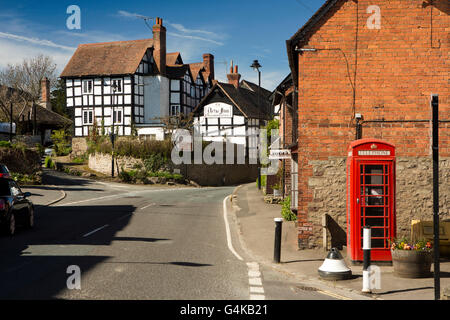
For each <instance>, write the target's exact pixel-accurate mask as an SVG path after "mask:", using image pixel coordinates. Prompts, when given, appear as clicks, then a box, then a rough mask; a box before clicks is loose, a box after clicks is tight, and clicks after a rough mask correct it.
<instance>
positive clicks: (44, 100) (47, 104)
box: [40, 77, 52, 110]
mask: <svg viewBox="0 0 450 320" xmlns="http://www.w3.org/2000/svg"><path fill="white" fill-rule="evenodd" d="M40 104H41V105H42V106H43V107H44V108H46V109H49V110H52V104H51V100H50V80H48V78H47V77H44V78H42V80H41V101H40Z"/></svg>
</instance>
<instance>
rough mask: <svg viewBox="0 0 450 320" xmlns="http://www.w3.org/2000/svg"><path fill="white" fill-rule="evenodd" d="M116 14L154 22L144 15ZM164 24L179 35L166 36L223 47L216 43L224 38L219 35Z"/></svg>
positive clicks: (123, 11)
mask: <svg viewBox="0 0 450 320" xmlns="http://www.w3.org/2000/svg"><path fill="white" fill-rule="evenodd" d="M117 13H118V15H119V16H120V17H125V18H132V19H136V18H138V19H143V20H154V19H153V18H151V17H147V16H144V15H141V14H138V13H133V12H128V11H125V10H119V11H118V12H117ZM146 23H147V22H146ZM165 24H166V25H167V26H168V27H170V28H171V29H175V30H176V31H178V32H179V33H175V32H168V33H167V34H168V35H171V36H174V37H177V38H184V39H189V40H198V41H204V42H210V43H213V44H215V45H218V46H222V45H223V42H221V41H218V39H223V38H225V36H223V35H219V34H217V33H214V32H212V31H208V30H201V29H189V28H187V27H185V26H184V25H182V24H180V23H173V22H170V21H168V20H165ZM147 25H148V24H147Z"/></svg>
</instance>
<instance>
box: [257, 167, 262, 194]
mask: <svg viewBox="0 0 450 320" xmlns="http://www.w3.org/2000/svg"><path fill="white" fill-rule="evenodd" d="M258 190H261V168H260V167H258Z"/></svg>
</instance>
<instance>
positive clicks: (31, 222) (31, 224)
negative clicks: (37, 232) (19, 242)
mask: <svg viewBox="0 0 450 320" xmlns="http://www.w3.org/2000/svg"><path fill="white" fill-rule="evenodd" d="M26 227H27V228H28V229H32V228H33V227H34V208H33V207H30V209H28V219H27V222H26Z"/></svg>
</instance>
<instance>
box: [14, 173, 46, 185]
mask: <svg viewBox="0 0 450 320" xmlns="http://www.w3.org/2000/svg"><path fill="white" fill-rule="evenodd" d="M11 178H12V179H13V180H14V181H16V182H17V183H18V184H19V185H30V184H41V183H42V180H41V178H40V177H39V176H38V175H36V174H22V173H18V172H11Z"/></svg>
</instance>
